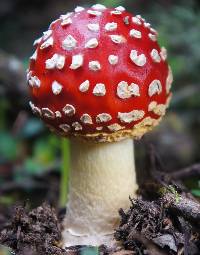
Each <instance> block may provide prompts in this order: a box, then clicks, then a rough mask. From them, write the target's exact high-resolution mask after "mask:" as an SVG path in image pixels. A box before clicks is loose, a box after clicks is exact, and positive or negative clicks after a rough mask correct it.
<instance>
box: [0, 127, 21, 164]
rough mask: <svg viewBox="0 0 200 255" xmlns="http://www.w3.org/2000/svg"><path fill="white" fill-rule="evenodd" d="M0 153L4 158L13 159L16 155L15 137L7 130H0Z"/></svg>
mask: <svg viewBox="0 0 200 255" xmlns="http://www.w3.org/2000/svg"><path fill="white" fill-rule="evenodd" d="M0 141H1V146H0V155H1V158H3V159H5V160H14V159H15V158H16V156H17V139H16V138H15V137H13V136H12V135H11V134H10V133H9V132H6V131H0Z"/></svg>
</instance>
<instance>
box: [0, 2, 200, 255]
mask: <svg viewBox="0 0 200 255" xmlns="http://www.w3.org/2000/svg"><path fill="white" fill-rule="evenodd" d="M95 3H96V2H95V1H66V0H65V1H64V0H56V1H55V0H44V1H42V0H34V1H33V0H29V1H27V0H0V210H4V208H5V207H6V206H9V205H12V204H14V203H16V201H28V203H29V204H30V205H31V206H36V205H39V204H40V203H41V202H42V201H44V200H48V201H49V202H50V203H52V204H53V205H54V206H57V205H58V203H57V201H58V196H59V188H58V187H59V180H60V169H61V162H62V157H61V155H62V153H61V148H62V146H61V139H60V138H58V137H56V136H55V135H53V134H51V133H50V132H49V131H48V130H47V128H46V127H45V126H44V125H43V123H42V122H41V121H40V120H39V119H37V118H35V117H34V116H33V114H32V113H31V111H30V109H29V107H28V101H29V96H28V91H27V87H26V78H25V70H26V68H27V66H28V59H29V56H31V55H32V51H33V47H32V43H33V41H34V40H35V39H36V38H38V37H39V36H40V35H41V33H42V32H43V31H45V30H46V29H47V27H48V25H49V23H50V22H51V21H52V20H54V19H56V18H57V17H58V16H59V15H60V14H64V13H66V12H67V11H71V10H72V9H74V8H75V7H76V6H77V5H80V6H84V7H87V6H90V5H91V4H95ZM98 3H101V4H105V5H106V6H114V7H116V6H118V5H123V6H124V7H126V9H127V10H128V11H129V12H131V13H133V14H141V15H142V16H144V17H145V19H146V20H147V21H148V22H150V23H151V24H152V26H153V27H155V28H156V29H157V30H158V31H159V42H160V44H161V45H162V46H165V47H166V48H167V49H168V55H169V62H170V64H171V67H172V70H173V73H174V83H173V93H174V96H173V100H172V103H171V106H170V109H169V110H168V112H167V115H166V117H165V119H164V121H163V122H162V124H161V125H160V126H159V127H158V128H156V130H154V131H153V132H151V133H150V134H147V135H145V137H144V138H143V139H142V140H140V141H137V142H136V157H137V161H136V163H137V169H138V175H139V176H140V172H141V170H144V169H145V170H146V171H147V172H148V166H146V165H145V163H144V162H145V161H144V157H145V153H146V151H147V145H148V144H149V143H153V144H154V146H155V148H156V151H157V152H158V153H159V154H160V155H161V158H162V160H163V162H164V166H165V171H167V172H170V171H174V170H178V169H179V168H182V167H185V166H188V165H190V164H193V163H195V162H199V161H200V152H199V148H200V132H199V130H200V2H199V1H197V0H196V1H195V0H190V1H188V0H173V1H172V0H157V1H155V0H148V1H147V0H126V1H118V0H115V1H114V0H104V1H99V2H98ZM143 176H145V175H143ZM187 185H188V187H189V188H190V189H191V191H192V192H193V194H195V195H196V196H200V186H199V185H200V181H199V180H198V179H196V178H195V179H191V180H188V183H187ZM1 224H3V219H1V218H0V226H1ZM0 254H1V253H0Z"/></svg>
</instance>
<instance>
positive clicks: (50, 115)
mask: <svg viewBox="0 0 200 255" xmlns="http://www.w3.org/2000/svg"><path fill="white" fill-rule="evenodd" d="M157 35H158V34H157V31H156V30H155V29H153V28H152V27H151V25H150V24H149V23H147V22H146V21H145V20H144V19H143V18H142V17H141V16H140V15H136V16H133V15H132V14H130V13H129V12H127V11H126V10H125V9H124V8H123V7H121V6H120V7H117V8H106V7H105V6H103V5H100V4H96V5H94V6H92V7H91V8H89V9H84V8H82V7H77V8H76V9H75V10H74V12H70V13H67V14H65V15H61V16H60V18H59V19H57V20H55V21H54V22H52V23H51V25H50V27H49V30H48V31H46V32H44V33H43V36H42V37H41V38H39V39H38V40H36V41H35V42H34V45H35V46H36V47H37V48H36V51H35V53H34V54H33V55H32V57H31V58H30V68H29V70H28V73H27V79H28V85H29V88H30V92H31V96H32V102H30V106H31V108H32V110H33V112H34V113H36V114H37V115H39V116H40V118H41V119H43V120H44V122H45V123H46V124H47V125H48V126H49V127H50V129H51V130H52V131H54V132H56V133H59V134H60V135H63V136H80V137H82V138H85V139H88V140H95V141H117V140H121V139H123V138H126V137H134V138H139V137H141V136H142V135H143V134H144V133H146V132H147V131H148V130H151V129H152V128H153V127H154V126H156V125H157V124H158V123H159V121H160V120H161V117H162V116H163V115H164V114H165V111H166V108H167V106H168V104H169V100H170V97H171V93H170V88H171V83H172V80H173V78H172V72H171V69H170V67H169V66H168V63H167V60H166V59H167V51H166V49H165V48H164V47H162V48H160V47H159V45H158V43H157Z"/></svg>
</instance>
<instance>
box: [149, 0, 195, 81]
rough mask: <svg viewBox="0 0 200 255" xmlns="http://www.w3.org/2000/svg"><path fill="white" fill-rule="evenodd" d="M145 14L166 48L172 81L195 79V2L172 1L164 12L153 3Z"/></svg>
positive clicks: (163, 9)
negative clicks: (179, 2) (180, 2)
mask: <svg viewBox="0 0 200 255" xmlns="http://www.w3.org/2000/svg"><path fill="white" fill-rule="evenodd" d="M155 13H156V15H155ZM147 16H149V19H150V20H151V21H152V23H153V24H154V25H155V26H156V28H157V29H158V31H159V35H160V37H159V41H160V43H161V45H164V46H166V47H167V49H168V51H169V60H170V63H171V65H172V69H173V72H174V75H175V80H176V79H179V80H181V81H184V82H187V83H188V81H190V82H194V81H196V79H198V73H199V66H200V50H199V42H200V33H199V27H200V13H199V10H198V9H197V10H195V9H194V1H189V3H187V4H186V3H185V5H183V4H182V5H178V4H177V5H176V4H172V5H170V6H169V7H168V9H167V11H166V9H165V8H163V6H161V5H159V4H154V5H152V9H151V10H150V12H149V14H147ZM181 85H183V84H181Z"/></svg>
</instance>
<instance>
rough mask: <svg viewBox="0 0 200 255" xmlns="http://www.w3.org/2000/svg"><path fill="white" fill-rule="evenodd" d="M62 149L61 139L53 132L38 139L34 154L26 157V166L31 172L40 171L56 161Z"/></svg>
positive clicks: (34, 145) (34, 146)
mask: <svg viewBox="0 0 200 255" xmlns="http://www.w3.org/2000/svg"><path fill="white" fill-rule="evenodd" d="M59 149H60V139H59V138H58V137H56V136H54V135H52V134H49V135H48V136H44V137H42V138H40V139H37V140H36V141H35V143H34V144H33V152H32V154H31V155H30V156H29V157H27V158H26V159H25V162H24V168H25V169H26V170H27V172H28V173H29V174H35V173H40V172H41V171H42V170H43V169H44V168H46V167H47V166H48V165H51V164H52V162H54V161H55V159H56V155H57V154H58V151H59Z"/></svg>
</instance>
